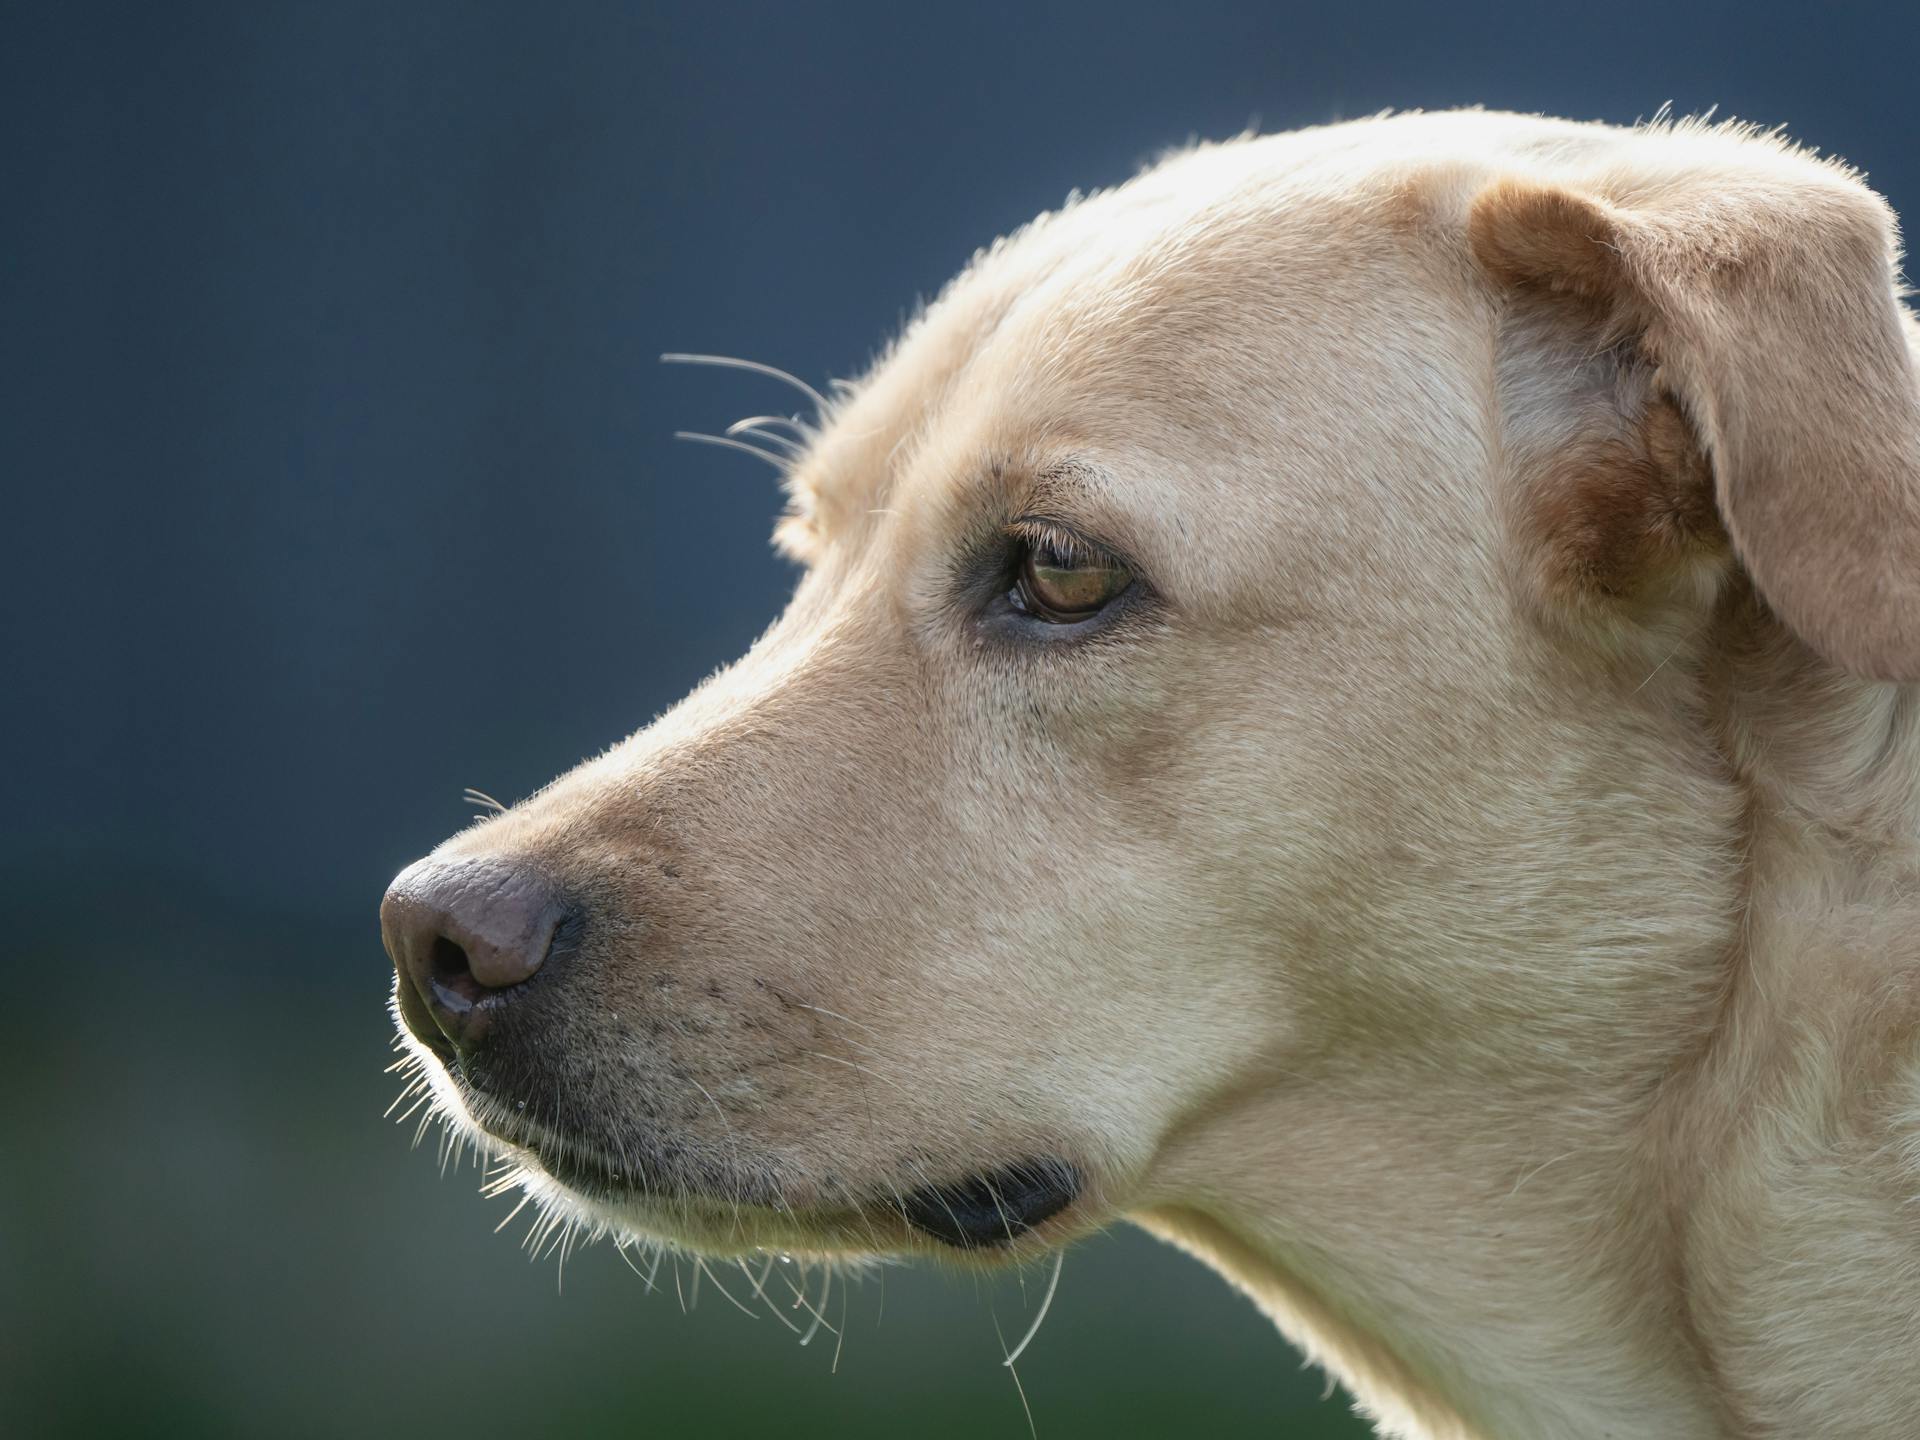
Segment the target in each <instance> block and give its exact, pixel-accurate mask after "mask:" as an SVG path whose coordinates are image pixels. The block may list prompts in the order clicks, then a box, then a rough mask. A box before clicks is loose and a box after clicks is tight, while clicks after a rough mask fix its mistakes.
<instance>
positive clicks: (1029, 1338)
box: [1004, 1250, 1067, 1366]
mask: <svg viewBox="0 0 1920 1440" xmlns="http://www.w3.org/2000/svg"><path fill="white" fill-rule="evenodd" d="M1066 1261H1067V1252H1066V1251H1064V1250H1056V1251H1054V1252H1053V1278H1052V1279H1051V1280H1049V1281H1047V1293H1046V1294H1045V1295H1042V1296H1041V1297H1040V1312H1039V1313H1038V1314H1037V1315H1035V1316H1034V1317H1033V1324H1031V1325H1029V1326H1028V1327H1027V1333H1026V1334H1024V1335H1022V1336H1021V1337H1020V1343H1019V1344H1018V1345H1016V1346H1014V1347H1013V1350H1012V1353H1010V1354H1009V1355H1008V1356H1007V1358H1006V1360H1005V1362H1004V1363H1005V1364H1007V1365H1008V1366H1011V1365H1012V1364H1013V1362H1014V1361H1016V1360H1018V1359H1019V1358H1020V1357H1021V1356H1022V1355H1024V1354H1026V1353H1027V1346H1029V1345H1031V1344H1032V1343H1033V1337H1034V1336H1036V1335H1038V1334H1039V1333H1040V1325H1041V1322H1042V1321H1044V1320H1045V1319H1046V1318H1047V1311H1048V1310H1049V1309H1051V1308H1052V1307H1053V1292H1054V1291H1055V1290H1058V1289H1059V1288H1060V1267H1061V1266H1062V1265H1064V1264H1066Z"/></svg>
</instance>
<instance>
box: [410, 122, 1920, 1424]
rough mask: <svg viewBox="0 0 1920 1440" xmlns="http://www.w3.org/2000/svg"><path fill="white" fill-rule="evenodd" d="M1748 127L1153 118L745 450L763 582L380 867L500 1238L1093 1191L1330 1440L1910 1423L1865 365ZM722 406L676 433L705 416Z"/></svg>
mask: <svg viewBox="0 0 1920 1440" xmlns="http://www.w3.org/2000/svg"><path fill="white" fill-rule="evenodd" d="M1898 259H1899V256H1898V249H1897V238H1896V229H1895V223H1894V220H1893V217H1892V214H1891V212H1890V210H1889V209H1888V207H1887V205H1886V204H1885V203H1884V202H1883V201H1882V200H1881V199H1880V198H1879V197H1878V196H1876V195H1875V194H1874V193H1873V192H1872V191H1871V190H1870V189H1868V188H1867V186H1866V185H1865V184H1864V183H1863V182H1862V180H1861V178H1860V177H1859V176H1858V175H1857V174H1855V173H1854V172H1852V171H1850V170H1849V169H1847V168H1846V167H1845V166H1843V165H1841V164H1839V163H1837V162H1834V161H1831V160H1826V159H1821V158H1817V157H1815V156H1814V155H1813V154H1811V153H1810V152H1808V151H1805V150H1803V149H1800V148H1797V147H1796V146H1795V145H1793V144H1791V143H1789V142H1788V141H1787V140H1785V139H1783V138H1782V137H1781V136H1779V135H1778V134H1776V133H1762V132H1760V131H1757V130H1755V129H1753V128H1751V127H1744V126H1740V125H1735V124H1725V123H1721V124H1711V123H1706V122H1690V121H1679V122H1675V121H1671V120H1666V119H1662V120H1661V121H1658V122H1655V123H1651V124H1646V125H1642V126H1638V127H1635V128H1630V129H1626V128H1615V127H1611V126H1605V125H1598V124H1583V123H1572V122H1566V121H1559V120H1552V119H1544V118H1538V117H1523V116H1517V115H1507V114H1497V113H1489V112H1482V111H1463V112H1454V113H1438V114H1403V115H1397V116H1387V117H1378V118H1374V119H1369V120H1363V121H1358V122H1353V123H1345V124H1336V125H1331V126H1327V127H1324V128H1318V129H1310V130H1305V131H1300V132H1296V133H1291V134H1282V135H1273V136H1267V137H1260V138H1244V137H1243V138H1241V139H1238V140H1234V141H1230V142H1226V143H1222V144H1216V145H1205V146H1201V147H1198V148H1195V149H1191V150H1188V151H1185V152H1182V153H1179V154H1177V155H1174V156H1171V157H1169V158H1167V159H1165V160H1163V161H1161V162H1160V163H1158V164H1156V165H1154V166H1153V167H1152V168H1150V169H1148V170H1146V171H1145V172H1144V173H1142V174H1141V175H1139V176H1138V177H1136V178H1135V179H1133V180H1132V181H1130V182H1129V183H1127V184H1124V185H1121V186H1119V187H1118V188H1116V189H1114V190H1111V191H1108V192H1105V193H1102V194H1098V195H1096V196H1093V197H1091V198H1086V199H1080V200H1077V201H1075V202H1073V203H1070V204H1069V205H1068V206H1066V207H1065V208H1064V209H1062V210H1060V211H1059V212H1057V213H1053V214H1050V215H1045V216H1042V217H1041V218H1040V219H1038V220H1036V221H1034V222H1033V223H1032V224H1031V225H1029V226H1027V227H1026V228H1025V229H1024V230H1022V231H1020V232H1018V233H1017V234H1015V235H1013V236H1012V237H1010V238H1008V239H1005V240H1003V241H1000V242H998V243H996V244H994V245H993V246H992V247H990V248H989V249H987V250H985V251H983V252H981V253H980V254H979V255H978V256H977V257H976V258H975V260H974V261H973V263H972V264H971V265H970V267H969V268H968V269H967V270H966V271H965V272H964V273H963V274H962V275H961V276H960V277H959V278H958V279H957V280H956V281H954V282H953V283H952V284H951V285H950V286H949V288H948V289H947V290H946V291H945V292H944V293H943V294H942V295H941V296H940V298H939V299H938V300H937V301H936V302H935V303H934V304H932V305H931V306H930V307H928V308H927V309H926V310H925V312H924V313H923V314H922V315H921V316H920V317H919V318H918V319H916V320H915V321H914V322H913V323H912V324H911V325H910V327H909V328H908V329H907V331H906V333H905V334H904V336H903V337H902V338H901V339H900V340H899V341H898V342H897V343H896V344H895V345H894V346H893V348H892V350H891V351H890V353H888V354H887V355H885V356H884V358H883V359H882V360H881V361H880V362H879V363H878V364H877V365H876V367H875V368H874V369H873V371H872V373H871V374H870V375H869V376H868V377H867V378H866V379H865V380H864V381H862V382H860V383H859V384H857V385H853V386H849V387H847V388H846V389H845V390H843V391H840V392H837V393H836V394H835V396H834V397H833V398H832V399H831V400H827V399H825V398H823V397H819V396H815V397H814V398H815V399H816V400H817V401H818V403H819V413H818V415H817V417H816V418H815V419H814V420H813V421H812V422H811V423H806V422H796V423H795V424H794V426H793V428H792V430H791V432H780V433H779V435H778V436H777V438H776V437H775V435H774V433H773V431H772V430H771V428H770V426H769V425H768V424H767V423H766V422H761V423H760V424H759V425H758V426H757V427H756V426H749V427H748V428H747V429H746V430H745V431H744V432H742V433H741V434H738V435H736V436H735V437H734V438H736V439H741V440H743V441H750V440H755V439H764V440H765V443H766V444H767V445H769V446H772V447H777V448H778V449H779V451H780V452H781V453H782V454H783V455H786V456H787V457H788V459H789V461H790V463H789V465H788V469H789V471H790V474H789V478H788V484H787V495H788V502H789V503H788V508H787V513H786V514H785V516H784V518H783V519H782V520H781V521H780V523H779V526H778V530H777V532H776V542H777V544H778V546H779V548H780V549H781V550H782V551H784V552H785V553H786V554H787V555H789V556H791V557H792V558H793V559H794V560H795V561H797V562H798V563H799V565H800V566H801V567H802V578H801V579H800V580H799V582H798V586H797V589H796V592H795V594H794V597H793V600H792V603H791V604H790V605H789V607H788V608H787V610H786V611H785V613H784V614H783V615H782V616H781V617H780V618H779V619H778V621H777V622H776V623H775V624H774V625H773V627H772V628H771V629H770V630H769V631H768V632H767V633H766V634H765V636H763V637H762V638H761V639H760V640H759V641H758V643H756V644H755V645H754V646H753V648H752V649H751V650H750V651H749V652H748V653H747V654H746V656H745V657H743V658H742V659H740V660H739V661H738V662H737V663H735V664H733V665H731V666H730V667H728V668H726V669H724V670H723V671H721V672H720V673H718V674H716V675H715V676H714V677H713V678H711V679H710V680H708V681H707V682H706V683H705V684H703V685H702V686H701V687H700V688H699V689H697V690H696V691H694V693H693V694H692V695H690V696H689V697H688V698H687V699H686V700H685V701H684V702H683V703H681V704H680V705H679V706H678V707H677V708H675V709H673V710H672V711H670V712H669V713H668V714H666V715H665V716H664V717H662V718H661V719H659V720H657V721H656V722H655V723H653V724H652V725H650V726H648V727H647V728H645V729H643V730H641V731H640V732H639V733H638V734H636V735H634V736H633V737H632V738H630V739H628V740H626V741H624V742H622V743H620V744H618V745H616V746H614V747H613V748H612V749H610V750H608V751H607V752H606V753H604V754H602V755H600V756H599V757H598V758H596V759H593V760H590V761H588V762H587V763H585V764H582V765H581V766H579V767H578V768H577V769H575V770H573V771H572V772H571V773H569V774H566V775H564V776H562V777H561V778H560V779H558V780H556V781H554V782H553V783H552V784H551V785H549V786H548V787H547V788H546V789H544V790H542V791H540V792H539V793H538V794H536V795H534V796H533V797H531V798H530V799H528V800H526V801H524V802H523V803H521V804H518V805H515V806H513V807H512V808H511V809H507V810H505V812H504V813H501V814H497V815H494V816H491V817H489V818H486V819H485V820H484V821H482V822H480V823H477V824H475V825H474V826H472V827H471V828H469V829H467V830H465V831H464V832H462V833H459V834H457V835H455V836H454V837H453V838H452V839H450V840H448V841H447V842H446V843H445V844H444V845H442V846H441V847H440V848H439V849H438V850H436V851H435V852H434V853H433V854H432V855H431V856H429V857H428V858H427V859H425V860H423V861H421V862H419V863H418V864H416V865H414V866H412V867H411V868H409V869H407V870H406V871H404V872H403V873H402V874H401V875H400V876H399V877H398V878H397V879H396V880H395V881H394V883H393V887H392V889H391V890H390V892H389V893H388V894H387V896H386V899H385V901H384V904H383V905H382V909H381V918H382V926H383V933H384V937H385V942H386V945H387V948H388V950H389V951H390V953H391V956H392V958H393V960H394V963H395V967H396V987H395V999H394V1011H395V1014H396V1017H397V1018H398V1020H399V1022H400V1025H401V1034H402V1036H403V1037H404V1041H405V1045H406V1047H407V1049H408V1052H409V1054H410V1056H411V1057H412V1059H413V1061H414V1062H415V1063H416V1064H417V1067H418V1075H419V1083H420V1084H421V1085H422V1086H423V1087H425V1088H426V1089H428V1090H430V1092H431V1096H432V1099H433V1103H434V1104H435V1105H436V1106H437V1107H438V1109H439V1110H440V1111H441V1112H443V1114H444V1116H445V1117H446V1119H447V1121H448V1123H449V1124H450V1125H452V1126H454V1127H456V1129H457V1131H458V1132H459V1134H460V1135H461V1136H463V1137H468V1138H470V1139H471V1140H472V1141H473V1142H474V1143H476V1144H479V1145H482V1146H484V1147H485V1149H486V1150H487V1151H488V1152H490V1153H491V1154H493V1155H495V1156H497V1157H499V1158H500V1159H501V1160H503V1161H504V1162H505V1163H506V1165H507V1166H508V1168H509V1173H510V1175H511V1178H512V1181H513V1183H516V1184H518V1185H521V1186H523V1187H524V1188H525V1189H526V1190H527V1191H528V1192H529V1194H530V1195H531V1196H532V1197H534V1198H535V1199H536V1200H537V1201H538V1202H539V1204H540V1205H541V1206H542V1207H544V1208H545V1209H546V1210H547V1211H549V1212H550V1213H551V1215H552V1216H554V1217H556V1223H557V1222H558V1221H559V1220H567V1221H572V1222H578V1223H581V1224H584V1225H586V1226H588V1227H590V1228H592V1229H594V1230H595V1231H597V1232H601V1233H605V1232H612V1233H614V1234H615V1235H617V1236H621V1237H648V1238H650V1239H652V1240H654V1241H657V1242H661V1243H665V1244H669V1245H672V1246H676V1247H683V1248H685V1249H687V1250H691V1251H694V1252H697V1253H702V1254H709V1255H719V1256H741V1255H745V1254H747V1253H749V1252H754V1251H760V1250H767V1251H779V1252H797V1253H805V1254H809V1255H817V1256H836V1257H857V1256H873V1255H883V1254H944V1255H947V1256H950V1257H955V1258H959V1259H963V1260H977V1261H981V1262H986V1263H993V1262H1005V1261H1023V1260H1031V1259H1034V1258H1036V1257H1042V1256H1046V1255H1048V1254H1049V1253H1050V1252H1052V1251H1055V1250H1057V1249H1058V1247H1061V1246H1064V1245H1066V1244H1067V1243H1069V1242H1070V1241H1071V1240H1073V1239H1074V1237H1075V1236H1077V1235H1080V1234H1082V1233H1084V1232H1086V1231H1088V1230H1090V1229H1092V1228H1094V1227H1098V1226H1101V1225H1103V1224H1107V1223H1110V1222H1112V1221H1115V1220H1117V1219H1121V1218H1125V1219H1127V1220H1130V1221H1133V1222H1135V1223H1137V1224H1139V1225H1141V1226H1144V1227H1145V1228H1146V1229H1147V1230H1149V1231H1150V1232H1152V1233H1153V1234H1155V1235H1157V1236H1160V1237H1163V1238H1164V1239H1166V1240H1168V1241H1170V1242H1172V1243H1173V1244H1174V1245H1176V1246H1179V1247H1182V1248H1183V1249H1185V1250H1187V1251H1189V1252H1191V1253H1192V1254H1193V1255H1195V1256H1197V1257H1199V1258H1200V1259H1201V1260H1203V1261H1204V1262H1206V1263H1207V1264H1209V1265H1211V1266H1212V1267H1213V1268H1215V1269H1216V1270H1217V1271H1219V1272H1220V1273H1221V1274H1222V1275H1224V1276H1226V1277H1227V1278H1228V1279H1229V1280H1230V1281H1232V1282H1233V1283H1234V1284H1235V1285H1237V1286H1239V1287H1240V1288H1241V1289H1242V1290H1244V1291H1245V1292H1246V1293H1247V1294H1249V1295H1250V1296H1252V1297H1253V1298H1254V1299H1255V1300H1256V1301H1257V1302H1258V1303H1259V1304H1260V1305H1261V1306H1262V1307H1263V1308H1264V1309H1265V1311H1266V1312H1267V1313H1268V1314H1269V1315H1271V1316H1272V1318H1273V1319H1274V1320H1275V1321H1276V1322H1277V1324H1278V1326H1279V1328H1280V1329H1281V1330H1282V1331H1283V1332H1284V1333H1285V1334H1286V1335H1287V1336H1288V1337H1290V1338H1291V1339H1292V1340H1294V1341H1295V1342H1297V1343H1298V1344H1299V1345H1300V1346H1302V1347H1303V1348H1304V1349H1305V1350H1306V1351H1307V1352H1308V1353H1309V1354H1310V1355H1311V1356H1313V1357H1314V1358H1315V1359H1316V1360H1318V1361H1319V1362H1320V1363H1322V1364H1324V1365H1325V1366H1326V1367H1327V1368H1328V1369H1329V1370H1330V1371H1331V1372H1332V1373H1333V1374H1335V1375H1337V1376H1338V1377H1339V1378H1340V1379H1341V1380H1342V1381H1343V1382H1344V1383H1345V1384H1346V1385H1347V1386H1348V1387H1350V1389H1351V1390H1352V1392H1353V1394H1354V1395H1355V1396H1356V1397H1357V1398H1358V1403H1359V1405H1360V1406H1361V1408H1362V1409H1363V1411H1364V1413H1365V1414H1366V1415H1367V1416H1368V1417H1370V1418H1371V1419H1372V1420H1373V1422H1374V1423H1375V1424H1376V1425H1377V1427H1378V1428H1379V1429H1380V1431H1381V1432H1382V1433H1384V1434H1387V1435H1394V1436H1408V1437H1425V1440H1457V1437H1469V1436H1471V1437H1494V1440H1543V1437H1568V1440H1575V1437H1578V1440H1598V1437H1601V1436H1614V1437H1622V1436H1646V1437H1654V1436H1658V1437H1664V1440H1692V1437H1734V1436H1738V1437H1776V1436H1777V1437H1789V1436H1790V1437H1805V1436H1811V1435H1828V1436H1848V1437H1895V1436H1900V1437H1912V1436H1914V1435H1917V1434H1920V926H1917V925H1916V920H1917V919H1920V843H1917V842H1920V704H1917V703H1916V700H1915V691H1914V689H1913V686H1912V682H1914V681H1916V680H1920V388H1917V387H1916V378H1915V373H1914V360H1913V356H1914V353H1915V342H1916V331H1915V327H1914V321H1913V319H1912V318H1911V317H1910V316H1909V315H1908V313H1907V312H1906V310H1905V308H1904V307H1903V304H1902V299H1901V297H1902V294H1903V291H1902V290H1901V288H1900V285H1899V282H1898V278H1897V276H1898ZM722 438H725V437H722Z"/></svg>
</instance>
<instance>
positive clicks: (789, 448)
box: [725, 415, 807, 459]
mask: <svg viewBox="0 0 1920 1440" xmlns="http://www.w3.org/2000/svg"><path fill="white" fill-rule="evenodd" d="M774 418H778V417H774V416H767V415H756V416H754V417H753V418H752V419H751V420H736V421H734V422H733V424H731V425H729V426H727V428H726V431H725V433H726V434H728V435H732V436H740V435H751V436H753V437H754V438H755V439H756V440H764V441H766V442H767V444H769V445H778V446H779V447H780V448H781V449H782V450H784V451H785V452H786V453H787V454H789V455H791V456H793V457H794V458H795V459H798V458H799V457H800V456H802V455H804V454H806V453H807V445H806V442H805V441H804V440H795V439H793V438H792V437H791V436H787V435H777V434H775V433H774V432H773V431H771V430H769V429H767V428H766V427H765V424H764V422H765V421H767V420H768V419H774Z"/></svg>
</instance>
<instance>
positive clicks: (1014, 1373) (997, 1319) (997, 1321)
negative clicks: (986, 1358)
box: [987, 1310, 1040, 1440]
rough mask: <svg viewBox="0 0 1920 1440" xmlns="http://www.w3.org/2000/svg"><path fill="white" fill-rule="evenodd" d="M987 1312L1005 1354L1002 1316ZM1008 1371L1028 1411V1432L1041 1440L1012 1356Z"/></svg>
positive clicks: (1025, 1390)
mask: <svg viewBox="0 0 1920 1440" xmlns="http://www.w3.org/2000/svg"><path fill="white" fill-rule="evenodd" d="M987 1314H988V1315H990V1316H992V1318H993V1337H994V1339H996V1340H998V1341H999V1342H1000V1353H1001V1354H1003V1355H1005V1354H1006V1352H1007V1337H1006V1336H1005V1335H1004V1334H1002V1333H1001V1330H1000V1317H999V1316H998V1315H995V1314H994V1312H993V1311H992V1310H988V1311H987ZM1007 1373H1008V1374H1009V1375H1011V1376H1012V1377H1013V1388H1014V1392H1015V1393H1016V1394H1018V1395H1019V1397H1020V1408H1021V1409H1022V1410H1024V1411H1026V1412H1027V1434H1028V1436H1029V1437H1031V1440H1040V1432H1039V1431H1038V1430H1036V1429H1034V1426H1033V1407H1032V1406H1031V1405H1029V1404H1028V1403H1027V1387H1026V1386H1024V1385H1022V1384H1021V1383H1020V1372H1019V1371H1018V1370H1016V1369H1014V1368H1013V1361H1012V1359H1011V1358H1009V1359H1008V1361H1007Z"/></svg>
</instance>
